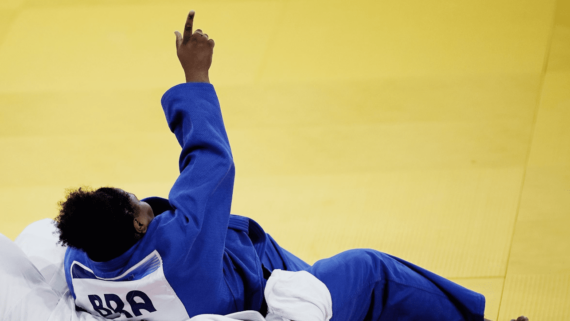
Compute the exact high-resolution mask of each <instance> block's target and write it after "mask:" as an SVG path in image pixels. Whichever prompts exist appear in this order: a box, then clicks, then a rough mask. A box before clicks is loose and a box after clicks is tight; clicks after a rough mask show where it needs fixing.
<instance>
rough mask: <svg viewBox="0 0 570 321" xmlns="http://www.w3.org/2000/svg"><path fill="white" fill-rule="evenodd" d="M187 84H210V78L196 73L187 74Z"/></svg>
mask: <svg viewBox="0 0 570 321" xmlns="http://www.w3.org/2000/svg"><path fill="white" fill-rule="evenodd" d="M186 82H205V83H208V84H209V83H210V78H209V77H208V74H207V73H206V74H196V73H191V74H186Z"/></svg>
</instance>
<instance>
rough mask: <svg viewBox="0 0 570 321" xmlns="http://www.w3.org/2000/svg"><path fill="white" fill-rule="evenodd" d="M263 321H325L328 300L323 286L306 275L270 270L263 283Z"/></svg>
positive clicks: (329, 315) (328, 316)
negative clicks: (266, 311) (265, 303)
mask: <svg viewBox="0 0 570 321" xmlns="http://www.w3.org/2000/svg"><path fill="white" fill-rule="evenodd" d="M265 300H266V301H267V310H268V314H267V317H266V321H290V320H295V321H328V320H330V319H331V318H332V298H331V294H330V291H329V289H328V288H327V286H326V285H325V284H324V283H323V282H321V281H320V280H319V279H317V278H316V277H315V276H313V275H312V274H310V273H309V272H306V271H297V272H291V271H282V270H274V271H273V273H272V274H271V277H270V278H269V279H268V280H267V285H266V287H265Z"/></svg>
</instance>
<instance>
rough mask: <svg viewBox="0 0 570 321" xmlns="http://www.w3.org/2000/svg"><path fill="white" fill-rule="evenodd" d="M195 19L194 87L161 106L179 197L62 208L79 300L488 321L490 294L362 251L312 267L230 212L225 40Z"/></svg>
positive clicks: (167, 314)
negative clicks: (216, 76)
mask: <svg viewBox="0 0 570 321" xmlns="http://www.w3.org/2000/svg"><path fill="white" fill-rule="evenodd" d="M194 16H195V13H194V11H191V12H190V13H189V14H188V16H187V19H186V24H185V27H184V32H183V34H180V33H179V32H176V50H177V55H178V59H179V60H180V63H181V65H182V68H183V70H184V72H185V76H186V83H183V84H179V85H176V86H174V87H172V88H170V89H169V90H168V91H167V92H166V93H165V94H164V95H163V97H162V100H161V103H162V107H163V109H164V114H165V116H166V120H167V123H168V126H169V127H170V130H171V131H172V132H173V133H174V135H175V136H176V139H177V140H178V143H179V144H180V146H181V148H182V150H181V154H180V159H179V169H180V176H179V177H178V179H177V180H176V182H175V184H174V186H173V187H172V189H171V191H170V193H169V198H168V200H166V199H161V198H157V197H150V198H146V199H142V200H141V199H139V198H138V197H137V196H136V195H134V194H133V193H129V192H127V191H124V190H122V189H119V188H116V187H102V188H99V189H97V190H91V189H88V188H79V189H77V190H73V191H70V192H69V194H68V196H67V198H66V199H65V201H62V202H61V204H60V205H61V210H60V214H59V216H58V217H57V219H56V220H57V227H58V229H59V232H60V236H59V237H60V240H61V242H62V244H64V245H67V246H69V248H68V249H67V252H66V256H65V274H66V280H67V285H68V287H69V289H70V293H71V295H72V296H73V298H74V299H75V304H76V305H77V306H78V307H80V308H82V309H84V310H86V311H89V312H90V313H92V314H94V315H100V316H103V317H106V318H113V319H117V320H126V319H138V320H140V319H145V320H173V321H176V320H185V319H188V318H189V317H193V316H196V315H200V314H219V315H226V314H230V313H233V312H237V311H244V310H254V311H259V312H260V313H261V314H263V315H267V320H301V321H302V320H330V319H331V318H332V319H334V320H351V321H355V320H426V321H427V320H438V321H444V320H483V314H484V309H485V298H484V297H483V295H481V294H478V293H475V292H473V291H471V290H468V289H466V288H464V287H462V286H459V285H458V284H455V283H453V282H451V281H450V280H447V279H445V278H443V277H440V276H438V275H436V274H434V273H431V272H429V271H427V270H425V269H423V268H421V267H418V266H416V265H414V264H411V263H409V262H406V261H404V260H402V259H399V258H397V257H394V256H391V255H388V254H384V253H381V252H378V251H375V250H371V249H355V250H350V251H346V252H343V253H340V254H338V255H335V256H333V257H331V258H328V259H323V260H320V261H318V262H316V263H315V264H314V265H312V266H311V265H309V264H307V263H305V262H304V261H302V260H301V259H300V258H298V257H296V256H295V255H293V254H292V253H290V252H288V251H287V250H285V249H283V248H282V247H281V246H279V244H278V243H277V242H276V241H275V240H274V239H273V238H272V237H271V236H270V235H269V234H267V233H265V231H264V230H263V229H262V228H261V226H259V224H257V223H256V222H255V221H253V220H252V219H250V218H247V217H243V216H237V215H230V207H231V201H232V192H233V185H234V175H235V167H234V161H233V156H232V151H231V148H230V144H229V141H228V137H227V134H226V130H225V127H224V123H223V119H222V112H221V110H220V105H219V102H218V99H217V95H216V92H215V90H214V87H213V86H212V85H211V84H210V81H209V73H208V71H209V68H210V66H211V64H212V55H213V49H214V45H215V44H214V40H212V39H211V38H210V37H209V36H208V34H206V33H204V32H203V31H202V30H200V29H196V30H195V31H193V23H194ZM150 152H152V151H150ZM143 155H144V154H143ZM270 276H271V277H270ZM293 285H294V286H293ZM301 285H302V286H301ZM268 288H269V291H268ZM264 291H265V293H264ZM283 291H284V292H283ZM287 291H291V292H287ZM309 291H315V292H316V293H318V294H317V295H315V300H314V302H311V300H310V299H309V300H307V301H306V302H305V303H307V304H306V305H304V306H302V307H299V306H296V305H288V304H287V303H286V302H285V303H283V304H282V305H280V304H277V303H275V301H274V302H273V303H271V299H272V297H274V296H276V297H279V296H280V295H281V296H283V295H285V297H286V295H287V294H286V293H292V294H291V295H290V296H291V297H295V295H303V294H304V293H309ZM285 301H286V300H285ZM270 303H271V304H270ZM275 304H277V305H275Z"/></svg>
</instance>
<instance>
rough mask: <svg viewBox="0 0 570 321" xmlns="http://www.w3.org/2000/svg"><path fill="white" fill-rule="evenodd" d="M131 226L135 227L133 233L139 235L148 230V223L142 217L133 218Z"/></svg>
mask: <svg viewBox="0 0 570 321" xmlns="http://www.w3.org/2000/svg"><path fill="white" fill-rule="evenodd" d="M133 225H134V227H135V231H137V232H138V233H140V234H144V233H146V230H147V228H148V222H147V221H146V220H145V219H144V218H142V217H135V218H133Z"/></svg>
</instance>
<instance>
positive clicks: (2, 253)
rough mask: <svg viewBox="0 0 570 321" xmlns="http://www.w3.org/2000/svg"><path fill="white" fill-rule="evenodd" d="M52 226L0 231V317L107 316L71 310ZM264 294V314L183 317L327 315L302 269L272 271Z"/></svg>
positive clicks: (327, 299)
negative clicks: (16, 232) (10, 233)
mask: <svg viewBox="0 0 570 321" xmlns="http://www.w3.org/2000/svg"><path fill="white" fill-rule="evenodd" d="M55 232H56V227H55V226H54V225H53V220H51V219H44V220H41V221H38V222H35V223H32V224H30V225H29V226H28V227H26V228H25V229H24V231H22V233H21V234H20V235H19V236H18V238H16V241H15V242H12V241H11V240H10V239H8V238H7V237H5V236H4V235H2V234H0V285H1V286H0V320H2V321H102V320H107V319H105V318H103V317H100V316H94V315H91V314H89V313H87V312H82V311H76V309H75V302H74V300H73V297H72V296H71V295H70V293H69V290H68V288H67V284H66V281H65V272H64V270H63V260H64V255H65V250H66V248H65V247H62V246H60V245H58V244H57V242H58V236H57V234H55ZM265 298H266V301H267V305H268V314H267V317H266V319H265V318H263V316H262V315H261V314H259V313H258V312H257V311H243V312H237V313H233V314H230V315H227V316H221V315H209V314H205V315H198V316H195V317H193V318H191V319H189V320H188V321H235V320H242V321H289V320H299V321H327V320H329V319H330V318H331V317H332V300H331V296H330V293H329V291H328V289H327V287H326V286H325V285H324V284H323V283H322V282H321V281H319V280H318V279H317V278H315V277H314V276H313V275H311V274H309V273H308V272H305V271H300V272H290V271H281V270H275V271H273V273H272V275H271V277H270V278H269V280H268V281H267V285H266V288H265ZM165 321H169V320H165ZM172 321H180V320H172Z"/></svg>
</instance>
